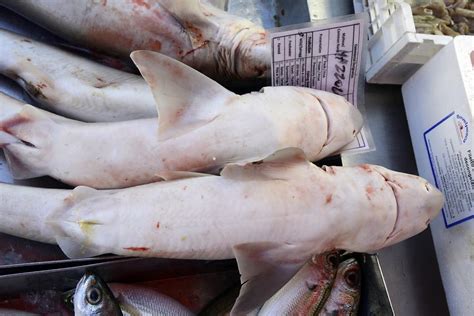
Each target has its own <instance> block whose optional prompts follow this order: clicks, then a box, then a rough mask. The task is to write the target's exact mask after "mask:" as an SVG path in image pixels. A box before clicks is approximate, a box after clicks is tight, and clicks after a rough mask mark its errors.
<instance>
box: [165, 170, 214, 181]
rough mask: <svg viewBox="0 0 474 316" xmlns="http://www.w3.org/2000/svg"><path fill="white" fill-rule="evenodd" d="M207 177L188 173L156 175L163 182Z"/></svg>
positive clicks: (198, 173) (196, 173)
mask: <svg viewBox="0 0 474 316" xmlns="http://www.w3.org/2000/svg"><path fill="white" fill-rule="evenodd" d="M209 176H210V175H209V174H206V173H200V172H190V171H161V172H160V173H159V174H158V177H160V178H162V179H163V180H165V181H172V180H179V179H188V178H199V177H209Z"/></svg>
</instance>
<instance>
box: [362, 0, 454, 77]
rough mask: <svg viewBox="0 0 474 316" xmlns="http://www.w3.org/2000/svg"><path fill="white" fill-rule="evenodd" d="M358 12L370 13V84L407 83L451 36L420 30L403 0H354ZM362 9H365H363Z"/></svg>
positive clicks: (408, 5)
mask: <svg viewBox="0 0 474 316" xmlns="http://www.w3.org/2000/svg"><path fill="white" fill-rule="evenodd" d="M354 10H355V11H356V12H363V11H365V12H368V15H369V19H370V25H369V32H368V33H369V44H368V51H369V56H368V58H367V68H366V80H367V82H369V83H379V84H403V83H404V82H405V81H406V80H407V79H408V78H410V76H411V75H412V74H414V73H415V72H416V71H417V70H418V69H419V68H420V67H421V66H422V65H423V64H424V63H426V62H427V61H428V60H429V59H430V58H431V57H432V56H433V55H434V54H436V53H437V52H438V51H439V50H440V49H441V48H442V47H444V46H445V45H446V44H447V43H449V42H450V41H451V40H452V37H450V36H444V35H431V34H421V33H416V29H415V23H414V21H413V16H412V12H411V6H410V4H408V3H406V2H404V1H400V0H354ZM361 10H362V11H361Z"/></svg>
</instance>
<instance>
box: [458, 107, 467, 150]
mask: <svg viewBox="0 0 474 316" xmlns="http://www.w3.org/2000/svg"><path fill="white" fill-rule="evenodd" d="M456 128H457V130H458V135H459V140H460V141H461V142H462V143H463V144H465V143H466V142H467V137H468V136H469V122H468V121H467V120H466V119H465V118H464V117H462V116H461V115H459V114H456Z"/></svg>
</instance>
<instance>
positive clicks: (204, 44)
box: [183, 40, 209, 58]
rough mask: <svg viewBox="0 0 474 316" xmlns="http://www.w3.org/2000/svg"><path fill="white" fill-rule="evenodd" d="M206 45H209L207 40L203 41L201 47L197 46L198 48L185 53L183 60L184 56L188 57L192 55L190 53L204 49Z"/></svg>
mask: <svg viewBox="0 0 474 316" xmlns="http://www.w3.org/2000/svg"><path fill="white" fill-rule="evenodd" d="M207 44H209V41H208V40H206V41H204V42H203V43H202V44H201V45H199V46H198V47H196V48H194V49H191V50H190V51H189V52H187V53H186V54H184V56H183V58H184V57H186V56H188V55H190V54H192V53H194V52H195V51H197V50H198V49H200V48H203V47H205V46H206V45H207Z"/></svg>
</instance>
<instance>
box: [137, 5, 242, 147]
mask: <svg viewBox="0 0 474 316" xmlns="http://www.w3.org/2000/svg"><path fill="white" fill-rule="evenodd" d="M177 2H181V1H177ZM183 3H184V2H183ZM131 58H132V60H133V62H134V63H135V65H136V66H137V67H138V69H139V70H140V73H141V74H142V76H143V78H145V80H146V82H147V83H148V85H149V86H150V88H151V90H152V93H153V96H154V98H155V102H156V106H157V110H158V120H159V128H158V132H159V139H160V140H166V139H168V138H171V137H176V136H179V135H183V134H185V133H187V132H189V131H191V130H193V129H195V128H198V127H200V126H202V125H205V124H207V123H208V122H210V121H212V120H213V119H215V118H216V117H217V116H218V115H219V112H220V109H221V107H222V106H224V105H225V104H226V103H227V102H228V101H229V100H230V99H231V98H233V97H235V98H237V97H238V96H237V95H236V94H234V93H232V92H230V91H229V90H227V89H226V88H224V87H222V86H221V85H219V84H218V83H217V82H215V81H213V80H212V79H210V78H208V77H206V76H205V75H203V74H201V73H200V72H198V71H197V70H194V69H193V68H191V67H189V66H187V65H185V64H183V63H181V62H179V61H176V60H174V59H172V58H170V57H167V56H165V55H162V54H159V53H156V52H151V51H145V50H141V51H134V52H133V53H132V54H131Z"/></svg>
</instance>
